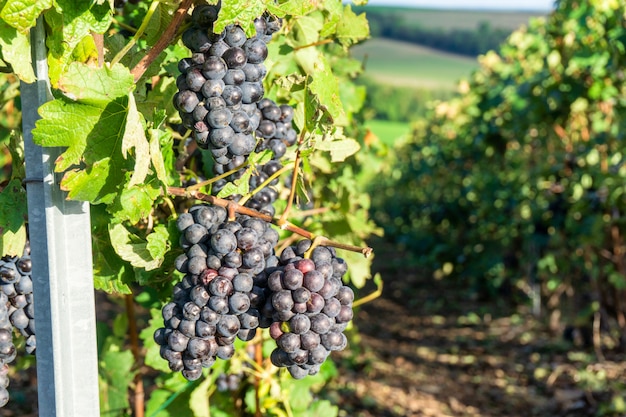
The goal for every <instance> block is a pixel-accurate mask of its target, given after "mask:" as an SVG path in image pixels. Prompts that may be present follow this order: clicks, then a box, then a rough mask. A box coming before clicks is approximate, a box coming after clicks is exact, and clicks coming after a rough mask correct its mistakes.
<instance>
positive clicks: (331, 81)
mask: <svg viewBox="0 0 626 417" xmlns="http://www.w3.org/2000/svg"><path fill="white" fill-rule="evenodd" d="M309 88H310V89H311V92H312V93H313V94H315V95H317V96H318V98H319V101H320V103H322V104H323V105H324V106H325V107H326V109H327V110H328V112H329V113H330V115H331V117H332V118H333V119H334V122H335V124H336V125H339V126H344V125H345V124H346V123H347V118H346V115H345V113H344V110H343V105H342V103H341V98H340V95H339V82H338V80H337V78H336V77H335V76H334V75H333V73H332V70H331V67H330V64H329V63H328V60H327V59H326V57H324V56H320V59H319V60H318V61H317V62H315V64H314V71H313V82H312V83H311V84H310V85H309Z"/></svg>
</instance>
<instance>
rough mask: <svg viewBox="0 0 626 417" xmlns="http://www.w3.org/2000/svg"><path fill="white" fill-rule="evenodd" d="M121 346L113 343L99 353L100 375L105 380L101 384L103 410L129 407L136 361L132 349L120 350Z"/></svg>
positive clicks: (117, 409) (116, 410)
mask: <svg viewBox="0 0 626 417" xmlns="http://www.w3.org/2000/svg"><path fill="white" fill-rule="evenodd" d="M120 349H121V347H120V346H118V345H117V344H113V343H111V344H110V345H109V349H108V350H107V351H106V352H104V353H103V354H102V353H101V354H99V355H98V356H99V357H100V358H101V359H100V366H99V375H100V378H101V379H102V380H103V381H102V383H100V384H99V386H100V399H101V401H100V404H102V408H103V410H102V411H103V412H105V413H106V412H108V411H115V412H118V411H119V410H122V409H125V408H127V407H128V406H129V405H130V404H129V402H128V387H129V386H130V385H131V383H132V382H133V378H134V377H135V373H136V371H133V364H134V362H135V360H134V358H133V354H132V352H131V351H130V350H120Z"/></svg>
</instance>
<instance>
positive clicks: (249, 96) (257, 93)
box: [192, 81, 265, 110]
mask: <svg viewBox="0 0 626 417" xmlns="http://www.w3.org/2000/svg"><path fill="white" fill-rule="evenodd" d="M241 93H242V96H241V101H242V103H256V102H257V101H259V100H260V99H261V98H263V94H264V93H265V91H264V90H263V85H262V84H261V83H259V82H247V81H246V82H245V83H243V84H241ZM192 110H193V109H192Z"/></svg>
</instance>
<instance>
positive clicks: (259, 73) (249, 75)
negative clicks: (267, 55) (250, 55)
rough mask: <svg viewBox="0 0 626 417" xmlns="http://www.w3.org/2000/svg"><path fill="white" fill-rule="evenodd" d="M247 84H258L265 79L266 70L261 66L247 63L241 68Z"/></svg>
mask: <svg viewBox="0 0 626 417" xmlns="http://www.w3.org/2000/svg"><path fill="white" fill-rule="evenodd" d="M241 70H242V71H243V74H244V76H245V77H246V81H247V82H260V81H262V80H263V78H265V75H266V74H267V69H266V68H265V65H263V64H251V63H248V64H246V65H244V66H243V68H241Z"/></svg>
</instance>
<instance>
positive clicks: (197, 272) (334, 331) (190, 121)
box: [154, 5, 371, 380]
mask: <svg viewBox="0 0 626 417" xmlns="http://www.w3.org/2000/svg"><path fill="white" fill-rule="evenodd" d="M219 12H220V8H219V5H218V6H212V5H200V6H196V7H195V8H194V9H193V11H192V14H191V21H192V24H191V26H190V27H189V28H188V29H186V30H185V31H184V32H183V34H182V42H183V43H184V45H185V46H186V47H187V48H188V49H189V50H190V52H191V56H190V57H189V58H183V59H182V60H180V61H179V62H178V70H179V72H180V75H178V77H177V78H176V87H177V89H178V91H177V92H176V94H175V95H174V97H173V104H174V106H175V108H176V109H177V110H178V112H179V115H180V117H181V119H182V124H183V126H184V127H186V128H187V129H190V130H191V132H192V138H193V140H194V141H195V145H196V146H197V147H198V148H199V149H200V150H201V152H209V153H210V155H211V160H212V171H213V174H214V175H216V176H219V179H211V180H207V181H203V182H201V183H199V184H193V185H192V186H191V187H190V190H189V191H188V190H184V189H176V188H173V187H169V188H168V193H169V194H173V195H178V196H193V197H195V198H196V199H200V200H205V201H208V202H209V203H212V204H210V205H196V206H193V207H191V208H190V209H189V211H188V212H186V213H182V214H180V216H179V217H178V219H177V222H176V224H177V228H178V230H179V232H180V233H181V239H180V246H181V247H182V249H183V250H184V254H182V255H180V256H179V257H178V258H177V259H176V269H177V270H178V271H179V272H181V273H183V274H185V276H184V278H183V280H182V281H181V282H180V283H178V284H176V285H175V286H174V292H173V295H172V299H173V301H171V302H170V303H168V304H166V305H165V306H164V307H163V311H162V316H163V321H164V326H165V327H161V328H158V329H157V330H156V332H155V334H154V339H155V341H156V342H157V344H158V345H159V346H160V347H161V348H160V355H161V357H162V358H163V359H165V360H167V362H168V365H169V367H170V369H172V370H173V371H181V372H182V374H183V376H184V377H185V378H186V379H188V380H196V379H198V378H200V376H201V375H202V368H210V367H211V366H212V365H213V364H214V363H215V361H216V358H220V359H225V360H226V359H230V358H231V357H232V356H233V354H234V352H235V349H234V345H233V342H234V340H235V338H236V337H238V338H239V339H241V340H244V341H249V340H252V339H253V338H254V337H255V335H256V332H257V329H258V328H270V335H271V337H272V338H273V339H275V340H276V343H277V348H276V349H275V350H274V351H273V353H272V355H271V361H272V363H273V364H274V365H275V366H278V367H286V368H287V369H288V370H289V373H290V374H291V376H292V377H294V378H296V379H300V378H303V377H305V376H306V375H313V374H316V373H318V372H319V370H320V366H321V364H322V363H323V362H324V360H325V359H326V357H327V356H328V355H329V354H330V352H331V351H335V350H342V349H344V348H345V347H346V346H347V338H346V336H345V335H344V334H343V333H342V332H343V330H345V328H346V326H347V324H348V322H349V321H350V320H351V319H352V314H353V313H352V302H353V300H354V294H353V292H352V290H351V289H350V288H349V287H347V286H345V285H343V283H342V281H341V278H342V276H343V275H344V274H345V272H346V271H347V266H346V264H345V262H344V261H343V260H342V259H341V258H337V256H336V253H335V249H334V248H333V246H337V247H341V248H344V249H351V250H356V251H360V252H361V253H363V254H364V255H365V256H368V255H369V254H370V253H371V248H355V247H350V246H346V245H341V244H340V243H336V242H332V241H330V240H328V239H326V238H323V237H317V238H316V239H315V240H314V242H315V245H313V241H312V240H302V241H300V242H299V243H298V245H297V246H296V247H288V248H286V249H284V250H283V251H282V252H281V254H280V257H277V256H276V254H275V251H274V248H275V247H276V246H277V244H278V240H279V234H278V233H277V232H276V231H275V230H274V229H272V228H271V227H270V224H271V223H276V224H278V225H279V226H280V227H281V228H282V229H285V230H290V231H292V232H295V233H299V234H302V235H303V236H304V237H307V238H310V239H313V238H314V235H313V234H311V233H309V232H307V231H305V230H302V229H300V228H298V227H296V226H293V225H291V224H289V223H288V222H287V220H286V218H287V215H288V213H289V211H290V209H291V205H292V203H293V199H294V192H295V188H294V187H295V184H296V181H297V174H295V175H293V176H292V179H291V187H290V194H289V199H288V203H287V208H286V209H285V211H284V213H283V215H282V216H280V218H279V219H277V220H274V219H273V216H274V214H275V208H274V206H273V203H274V202H275V201H276V200H277V199H278V196H279V195H278V191H277V189H276V188H273V187H272V185H276V184H278V178H276V177H277V176H278V175H280V173H281V172H282V171H283V170H282V169H281V168H283V167H282V163H281V159H282V158H283V157H284V155H285V154H286V152H287V148H288V147H291V146H293V145H295V144H296V142H297V139H298V135H297V132H296V130H295V129H294V128H293V125H292V120H293V115H294V109H293V107H291V106H290V105H288V104H283V105H278V104H277V103H276V102H274V101H273V100H270V99H268V98H264V97H263V96H264V86H263V80H264V78H265V75H266V73H267V70H266V68H265V65H264V60H265V58H266V57H267V54H268V50H267V45H266V43H267V42H269V41H271V39H272V35H273V34H274V33H275V32H277V31H278V30H279V29H280V27H281V24H282V22H281V21H280V19H276V18H274V17H272V16H271V15H264V16H260V17H258V18H256V19H255V20H254V26H255V30H256V35H255V36H254V37H247V36H246V34H245V32H244V30H243V29H242V28H241V27H239V26H237V25H228V26H226V28H225V30H224V31H222V32H219V33H215V32H214V31H213V25H214V23H215V21H216V20H217V16H218V14H219ZM268 150H269V152H271V159H270V160H269V161H268V162H265V163H264V164H262V165H259V166H256V165H254V164H251V163H250V161H249V160H248V157H249V155H250V154H252V153H253V152H255V151H256V152H263V151H268ZM299 157H300V153H299V152H297V153H296V158H295V162H294V166H295V169H294V171H295V172H296V173H297V171H298V167H299ZM251 170H254V171H255V174H254V175H252V174H251ZM246 173H250V174H249V175H248V176H247V179H245V181H247V182H248V184H249V187H250V188H252V192H249V193H248V194H247V195H246V196H242V195H238V194H235V195H232V193H231V196H230V197H228V198H227V199H222V198H219V196H220V195H221V193H220V192H221V191H222V190H225V187H226V185H227V184H228V183H229V182H234V181H237V180H242V178H244V176H245V175H246ZM203 186H211V192H212V194H214V195H213V196H209V195H205V194H203V193H200V192H197V191H195V190H196V189H197V188H201V187H203ZM215 195H217V196H215ZM239 203H241V204H239ZM324 243H325V244H328V245H329V246H328V247H325V246H320V245H323V244H324ZM305 255H306V256H305ZM309 256H310V259H309Z"/></svg>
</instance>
